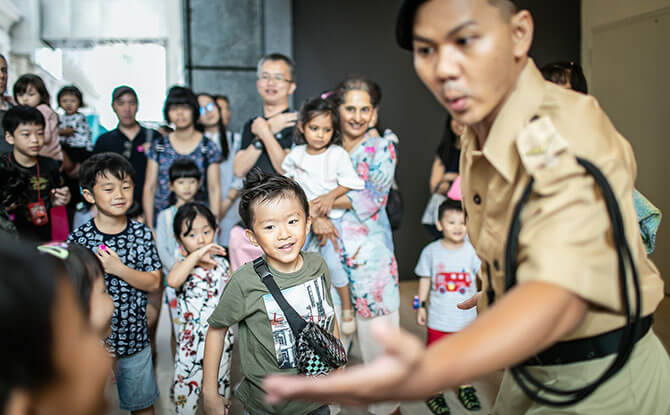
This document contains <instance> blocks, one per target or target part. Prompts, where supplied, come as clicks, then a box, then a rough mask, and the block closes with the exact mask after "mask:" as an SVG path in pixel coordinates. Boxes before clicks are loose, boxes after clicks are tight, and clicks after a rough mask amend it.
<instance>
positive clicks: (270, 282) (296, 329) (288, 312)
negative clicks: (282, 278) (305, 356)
mask: <svg viewBox="0 0 670 415" xmlns="http://www.w3.org/2000/svg"><path fill="white" fill-rule="evenodd" d="M254 270H255V271H256V274H258V276H259V277H261V281H263V284H265V286H266V287H267V289H268V290H269V291H270V294H272V297H273V298H274V299H275V301H276V302H277V304H279V308H281V311H283V312H284V316H285V317H286V320H287V321H288V325H289V326H290V327H291V331H292V332H293V337H298V334H300V332H301V331H302V330H303V329H304V328H305V326H306V325H307V323H306V322H305V320H303V318H302V317H300V315H299V314H298V312H297V311H295V309H294V308H293V307H291V304H289V303H288V301H286V298H284V295H283V294H282V293H281V290H280V289H279V287H278V286H277V283H276V282H275V280H274V278H272V273H271V272H270V268H268V264H267V263H266V262H265V260H264V259H263V257H258V258H256V259H254Z"/></svg>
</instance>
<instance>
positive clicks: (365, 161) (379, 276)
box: [341, 137, 400, 318]
mask: <svg viewBox="0 0 670 415" xmlns="http://www.w3.org/2000/svg"><path fill="white" fill-rule="evenodd" d="M350 157H351V162H352V164H353V165H354V169H355V170H356V173H358V176H359V177H360V178H361V179H363V180H364V181H365V188H364V189H363V190H352V191H350V192H349V193H347V195H348V196H349V199H351V204H352V206H353V210H347V211H346V212H345V213H344V215H343V216H342V235H341V236H342V248H341V255H342V261H343V263H344V267H345V270H346V271H347V273H348V275H349V285H350V288H351V300H352V302H353V304H354V308H355V309H356V313H358V315H359V316H360V317H362V318H372V317H378V316H383V315H386V314H389V313H392V312H394V311H396V310H397V309H398V306H399V302H400V293H399V291H398V264H397V262H396V259H395V255H394V254H393V239H392V235H391V226H390V225H389V220H388V216H387V215H386V201H387V199H388V193H389V189H390V188H391V184H392V183H393V176H394V173H395V166H396V152H395V145H394V144H393V142H392V141H391V140H389V139H388V138H384V137H366V138H364V139H363V141H362V142H361V143H360V144H359V145H358V146H357V147H355V148H354V149H352V150H351V152H350Z"/></svg>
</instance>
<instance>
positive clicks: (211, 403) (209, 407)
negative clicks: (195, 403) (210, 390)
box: [203, 393, 230, 415]
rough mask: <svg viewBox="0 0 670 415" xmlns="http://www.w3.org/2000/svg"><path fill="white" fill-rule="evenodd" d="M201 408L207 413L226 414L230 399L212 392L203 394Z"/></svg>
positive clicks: (212, 414)
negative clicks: (211, 393) (212, 394)
mask: <svg viewBox="0 0 670 415" xmlns="http://www.w3.org/2000/svg"><path fill="white" fill-rule="evenodd" d="M203 398H204V399H203V401H204V402H203V404H204V405H203V409H204V410H205V414H207V415H228V410H229V409H230V401H229V400H228V399H226V398H224V397H223V396H221V395H219V394H218V393H217V394H214V396H211V395H209V394H203Z"/></svg>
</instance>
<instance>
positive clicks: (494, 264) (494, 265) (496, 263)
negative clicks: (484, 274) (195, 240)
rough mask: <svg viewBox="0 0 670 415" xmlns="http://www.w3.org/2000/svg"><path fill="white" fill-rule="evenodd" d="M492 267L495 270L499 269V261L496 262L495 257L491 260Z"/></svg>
mask: <svg viewBox="0 0 670 415" xmlns="http://www.w3.org/2000/svg"><path fill="white" fill-rule="evenodd" d="M493 268H495V269H496V271H500V262H498V260H497V259H494V260H493Z"/></svg>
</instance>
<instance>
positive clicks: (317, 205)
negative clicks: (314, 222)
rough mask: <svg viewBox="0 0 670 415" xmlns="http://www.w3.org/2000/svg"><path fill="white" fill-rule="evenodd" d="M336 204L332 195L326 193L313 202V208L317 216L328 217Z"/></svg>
mask: <svg viewBox="0 0 670 415" xmlns="http://www.w3.org/2000/svg"><path fill="white" fill-rule="evenodd" d="M334 203H335V197H334V196H332V195H330V193H326V194H325V195H321V196H319V197H317V198H316V199H314V200H312V203H311V207H312V209H313V210H314V213H315V214H316V216H328V215H329V214H330V211H331V209H332V208H333V204H334Z"/></svg>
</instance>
